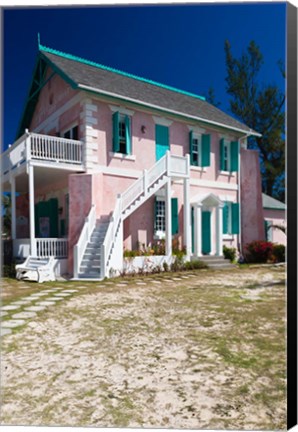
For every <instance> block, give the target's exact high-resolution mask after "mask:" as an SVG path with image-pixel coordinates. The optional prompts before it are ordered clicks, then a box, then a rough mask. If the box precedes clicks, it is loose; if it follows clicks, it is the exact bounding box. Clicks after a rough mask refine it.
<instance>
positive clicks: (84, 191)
mask: <svg viewBox="0 0 298 432" xmlns="http://www.w3.org/2000/svg"><path fill="white" fill-rule="evenodd" d="M68 184H69V231H68V241H69V243H68V245H69V255H68V271H69V273H70V274H72V273H73V247H74V245H75V244H76V243H77V241H78V239H79V236H80V234H81V230H82V228H83V225H84V221H85V217H86V216H87V215H88V213H89V211H90V209H91V205H92V176H91V175H89V174H72V175H70V176H69V183H68Z"/></svg>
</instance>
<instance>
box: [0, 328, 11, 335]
mask: <svg viewBox="0 0 298 432" xmlns="http://www.w3.org/2000/svg"><path fill="white" fill-rule="evenodd" d="M10 333H11V330H10V329H9V328H2V327H1V328H0V336H5V335H7V334H10Z"/></svg>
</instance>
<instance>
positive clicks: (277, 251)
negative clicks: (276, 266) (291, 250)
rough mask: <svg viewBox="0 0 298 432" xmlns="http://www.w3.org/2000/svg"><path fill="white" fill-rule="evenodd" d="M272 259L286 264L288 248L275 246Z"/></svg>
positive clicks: (279, 245) (281, 245)
mask: <svg viewBox="0 0 298 432" xmlns="http://www.w3.org/2000/svg"><path fill="white" fill-rule="evenodd" d="M272 258H273V260H274V261H275V262H285V260H286V247H285V245H283V244H274V245H273V251H272Z"/></svg>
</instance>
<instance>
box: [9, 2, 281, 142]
mask: <svg viewBox="0 0 298 432" xmlns="http://www.w3.org/2000/svg"><path fill="white" fill-rule="evenodd" d="M3 21H4V32H3V35H4V43H3V57H4V67H3V75H4V86H3V88H4V136H3V140H2V142H3V144H4V145H3V147H4V148H6V147H7V146H8V144H10V143H13V142H14V140H15V135H16V132H17V128H18V124H19V121H20V118H21V115H22V112H23V108H24V104H25V101H26V96H27V92H28V89H29V85H30V81H31V77H32V72H33V68H34V64H35V59H36V55H37V52H38V49H37V33H38V32H39V33H40V35H41V43H42V44H43V45H45V46H48V47H50V48H55V49H57V50H60V51H64V52H67V53H70V54H73V55H77V56H80V57H83V58H86V59H88V60H92V61H95V62H98V63H101V64H105V65H108V66H111V67H115V68H118V69H121V70H123V71H126V72H130V73H133V74H136V75H139V76H142V77H145V78H148V79H152V80H155V81H158V82H161V83H164V84H168V85H171V86H174V87H177V88H180V89H183V90H187V91H190V92H193V93H196V94H200V95H203V96H205V95H206V94H207V92H208V88H209V87H210V86H212V87H213V88H214V90H215V95H216V99H217V100H218V101H220V102H221V106H220V108H221V109H223V110H224V111H226V112H228V113H229V102H228V101H229V97H228V95H227V94H226V91H225V87H226V84H225V77H226V68H225V55H224V42H225V40H226V39H228V40H229V41H230V43H231V46H232V52H233V54H234V55H236V56H239V55H241V53H242V52H243V51H244V50H245V49H246V47H247V45H248V43H249V42H250V41H251V40H254V41H255V42H256V43H257V44H258V45H259V47H260V50H261V52H262V53H263V55H264V65H263V67H262V70H261V73H260V82H261V83H264V84H268V83H273V84H277V85H279V86H280V87H281V88H284V84H285V83H284V80H283V79H282V78H281V74H280V72H279V69H278V66H277V62H278V60H279V59H282V60H283V61H284V62H285V32H286V26H285V23H286V4H285V3H263V4H262V3H257V4H255V3H247V4H231V3H230V4H221V3H219V4H211V3H210V4H200V5H194V4H189V5H179V6H177V5H153V6H136V5H134V6H120V5H119V6H113V7H112V6H108V7H103V6H101V7H89V8H88V7H80V8H79V7H76V8H75V7H68V8H67V7H66V6H64V7H60V8H53V7H50V8H45V7H43V8H30V9H29V8H26V9H25V8H24V9H21V8H19V9H16V8H12V9H8V8H7V9H4V20H3Z"/></svg>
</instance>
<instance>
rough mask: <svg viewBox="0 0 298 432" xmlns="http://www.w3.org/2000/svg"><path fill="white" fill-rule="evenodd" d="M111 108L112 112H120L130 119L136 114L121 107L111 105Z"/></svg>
mask: <svg viewBox="0 0 298 432" xmlns="http://www.w3.org/2000/svg"><path fill="white" fill-rule="evenodd" d="M109 107H110V110H111V111H112V112H117V111H118V112H119V113H120V114H123V115H127V116H129V117H132V116H133V115H134V113H135V111H132V110H129V109H127V108H124V107H121V106H116V105H109Z"/></svg>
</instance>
